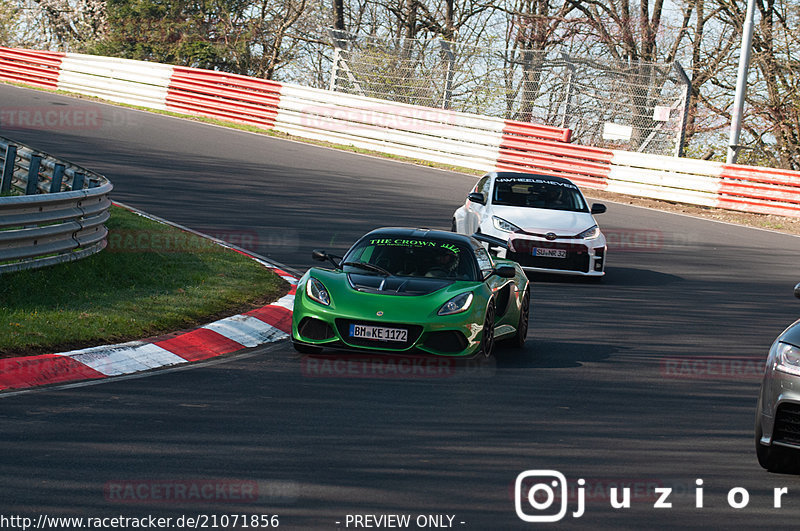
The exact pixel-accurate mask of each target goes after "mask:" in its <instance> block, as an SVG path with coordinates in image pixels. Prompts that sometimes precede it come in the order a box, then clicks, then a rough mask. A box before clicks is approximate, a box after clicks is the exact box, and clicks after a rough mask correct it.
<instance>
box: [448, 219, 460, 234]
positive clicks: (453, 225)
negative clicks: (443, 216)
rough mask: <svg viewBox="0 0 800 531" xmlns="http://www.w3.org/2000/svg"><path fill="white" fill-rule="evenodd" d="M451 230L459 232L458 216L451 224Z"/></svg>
mask: <svg viewBox="0 0 800 531" xmlns="http://www.w3.org/2000/svg"><path fill="white" fill-rule="evenodd" d="M450 232H458V227H457V226H456V218H453V223H452V224H451V225H450Z"/></svg>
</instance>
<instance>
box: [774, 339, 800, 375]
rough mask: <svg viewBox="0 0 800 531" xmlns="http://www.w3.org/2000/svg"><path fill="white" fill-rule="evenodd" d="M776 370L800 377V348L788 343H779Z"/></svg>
mask: <svg viewBox="0 0 800 531" xmlns="http://www.w3.org/2000/svg"><path fill="white" fill-rule="evenodd" d="M775 364H776V366H775V369H776V370H779V371H781V372H786V373H789V374H794V375H795V376H800V348H797V347H795V346H794V345H790V344H788V343H778V349H777V352H776V356H775Z"/></svg>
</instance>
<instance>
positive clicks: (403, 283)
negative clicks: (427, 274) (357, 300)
mask: <svg viewBox="0 0 800 531" xmlns="http://www.w3.org/2000/svg"><path fill="white" fill-rule="evenodd" d="M347 279H348V280H349V281H350V285H351V286H353V288H355V289H357V290H358V291H363V292H366V293H381V294H384V295H428V294H429V293H433V292H434V291H439V290H440V289H442V288H446V287H447V286H449V285H450V284H452V283H453V282H454V281H453V280H449V279H443V278H424V277H396V276H391V277H382V276H379V275H364V274H361V273H348V274H347Z"/></svg>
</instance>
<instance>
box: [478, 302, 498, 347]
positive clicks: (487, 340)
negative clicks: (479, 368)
mask: <svg viewBox="0 0 800 531" xmlns="http://www.w3.org/2000/svg"><path fill="white" fill-rule="evenodd" d="M494 316H495V309H494V301H491V302H489V306H488V307H487V308H486V316H485V317H484V319H483V338H481V349H480V352H481V354H483V357H484V358H491V357H492V354H494V345H495V340H494Z"/></svg>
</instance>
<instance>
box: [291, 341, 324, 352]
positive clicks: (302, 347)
mask: <svg viewBox="0 0 800 531" xmlns="http://www.w3.org/2000/svg"><path fill="white" fill-rule="evenodd" d="M292 346H293V347H294V349H295V350H296V351H297V352H299V353H300V354H319V353H320V352H322V347H315V346H313V345H308V344H306V343H297V342H295V341H292Z"/></svg>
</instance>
